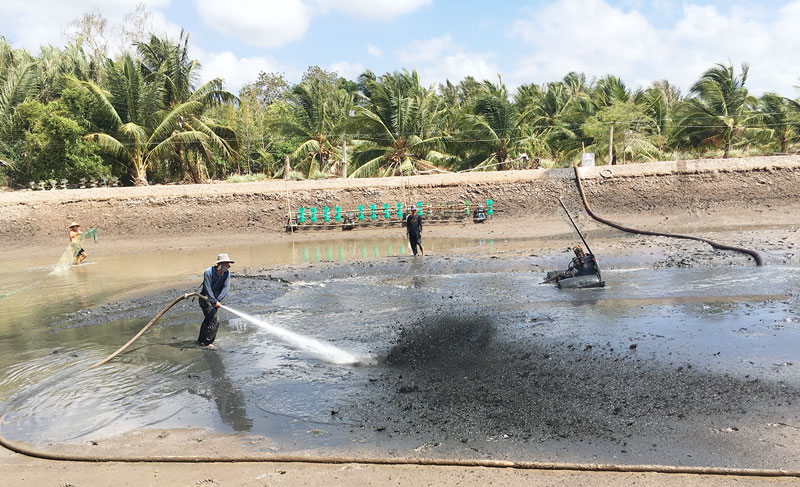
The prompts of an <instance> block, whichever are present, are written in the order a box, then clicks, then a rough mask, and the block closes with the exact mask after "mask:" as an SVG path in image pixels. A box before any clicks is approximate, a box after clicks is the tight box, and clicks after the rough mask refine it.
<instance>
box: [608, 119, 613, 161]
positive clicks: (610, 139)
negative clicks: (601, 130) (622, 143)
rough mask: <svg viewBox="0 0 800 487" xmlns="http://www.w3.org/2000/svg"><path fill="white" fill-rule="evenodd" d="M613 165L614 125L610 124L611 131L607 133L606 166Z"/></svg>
mask: <svg viewBox="0 0 800 487" xmlns="http://www.w3.org/2000/svg"><path fill="white" fill-rule="evenodd" d="M613 163H614V124H613V123H612V124H611V129H609V133H608V165H609V166H610V165H611V164H613Z"/></svg>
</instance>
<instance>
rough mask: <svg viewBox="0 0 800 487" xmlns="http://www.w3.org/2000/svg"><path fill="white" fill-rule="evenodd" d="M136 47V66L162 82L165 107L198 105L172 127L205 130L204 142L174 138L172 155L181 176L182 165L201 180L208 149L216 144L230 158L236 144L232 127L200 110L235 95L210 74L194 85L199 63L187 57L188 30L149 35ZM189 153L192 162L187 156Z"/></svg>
mask: <svg viewBox="0 0 800 487" xmlns="http://www.w3.org/2000/svg"><path fill="white" fill-rule="evenodd" d="M136 49H137V52H138V54H139V57H140V58H141V59H142V61H141V64H140V67H141V70H142V74H143V75H144V76H145V79H146V80H154V79H158V80H160V81H161V82H163V84H164V89H163V94H164V105H165V106H166V107H169V108H173V107H175V106H178V105H180V104H184V103H188V102H198V103H200V105H201V106H202V110H199V111H198V112H197V113H192V114H191V115H189V116H188V117H181V118H179V119H177V120H176V126H175V130H179V131H198V132H203V133H205V134H206V139H207V140H206V143H201V142H197V143H193V144H189V145H184V144H183V143H181V142H178V143H176V146H175V159H176V160H177V164H178V170H179V172H180V175H181V177H183V175H184V170H185V169H186V170H188V172H189V175H190V177H191V178H192V180H193V181H194V182H195V183H198V182H201V181H202V180H203V177H202V171H201V169H200V165H201V162H202V161H203V159H205V160H209V159H211V158H212V156H213V154H212V153H213V150H211V152H209V150H210V149H213V148H217V149H218V152H220V153H221V154H222V155H223V156H224V157H225V158H226V159H230V158H232V157H233V156H234V155H235V149H236V148H238V137H237V134H236V132H235V130H234V129H233V128H231V127H229V126H227V125H223V124H220V123H218V122H217V121H216V120H213V119H211V118H209V117H206V116H204V115H203V113H204V112H205V111H206V109H208V108H211V107H216V106H219V105H221V104H232V103H233V102H234V101H235V100H236V97H235V96H234V95H233V94H232V93H229V92H228V91H226V90H225V89H224V82H223V80H222V78H214V79H212V80H210V81H208V82H206V83H205V84H203V85H202V86H200V87H197V85H196V83H197V81H198V80H199V77H200V74H199V71H200V68H201V66H200V63H199V62H198V61H197V60H194V59H191V58H190V56H189V34H188V33H185V32H184V31H183V30H181V33H180V37H179V38H178V42H173V41H172V40H170V39H169V38H166V37H165V38H161V37H158V36H155V35H151V36H150V40H149V42H139V43H137V44H136ZM187 152H188V153H189V154H187ZM190 155H191V156H193V159H194V161H193V162H190V161H188V160H187V159H188V158H189V157H190Z"/></svg>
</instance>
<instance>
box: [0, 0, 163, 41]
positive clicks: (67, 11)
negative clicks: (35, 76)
mask: <svg viewBox="0 0 800 487" xmlns="http://www.w3.org/2000/svg"><path fill="white" fill-rule="evenodd" d="M139 3H142V2H141V1H140V0H104V1H98V0H72V1H68V2H67V1H64V0H58V1H57V0H23V1H8V2H1V3H0V32H2V33H3V35H5V36H6V38H7V39H8V40H9V41H10V42H12V44H13V45H14V46H15V47H24V48H25V49H27V50H29V51H30V52H32V53H36V52H38V51H39V47H40V46H42V45H48V44H51V45H54V46H59V47H60V46H63V45H64V44H65V43H66V42H67V38H68V37H67V36H66V35H65V33H66V32H67V31H68V30H69V29H68V24H69V23H70V22H71V21H73V20H75V19H77V18H79V17H81V16H83V14H85V13H94V12H96V11H97V12H100V13H101V14H102V15H103V17H105V18H106V19H108V21H109V23H110V24H111V25H110V27H111V26H113V25H114V24H118V23H119V22H121V21H122V19H123V18H124V16H125V15H126V14H128V13H130V12H132V11H133V10H134V9H135V8H136V5H137V4H139ZM144 3H145V4H146V5H147V8H148V9H150V10H152V11H155V12H154V13H156V14H157V13H158V12H157V9H160V8H165V7H167V6H169V4H170V0H150V1H145V2H144ZM159 15H160V14H159ZM159 15H155V16H154V17H155V19H154V20H156V21H157V22H156V26H157V27H158V26H160V27H162V28H164V32H167V33H171V32H172V31H173V30H174V29H173V27H174V24H171V23H169V22H167V21H166V19H165V18H164V17H163V15H161V16H160V17H159ZM167 27H169V29H167ZM115 34H116V33H114V32H109V33H108V36H107V37H108V38H109V41H110V44H111V48H112V50H114V49H118V48H119V46H116V45H114V43H115V42H117V41H118V40H117V39H115V38H114V36H115ZM117 43H118V42H117Z"/></svg>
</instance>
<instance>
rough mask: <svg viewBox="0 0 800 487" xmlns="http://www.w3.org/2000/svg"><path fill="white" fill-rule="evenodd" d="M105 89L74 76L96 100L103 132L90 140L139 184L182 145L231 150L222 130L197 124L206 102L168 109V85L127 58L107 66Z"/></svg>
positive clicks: (208, 150) (208, 152)
mask: <svg viewBox="0 0 800 487" xmlns="http://www.w3.org/2000/svg"><path fill="white" fill-rule="evenodd" d="M106 79H107V81H106V86H107V87H108V91H106V90H104V89H103V88H101V87H100V86H98V85H97V84H96V83H94V82H91V81H81V80H78V79H76V78H70V80H71V82H72V83H74V84H75V85H78V86H82V87H83V88H85V90H86V94H87V96H88V97H89V99H90V100H91V105H92V109H93V112H94V113H93V116H94V119H95V120H94V121H95V123H97V124H98V126H100V127H102V128H103V129H104V131H102V132H95V133H91V134H88V135H87V136H86V139H87V140H93V141H95V142H96V143H97V144H98V145H99V146H100V148H101V149H102V150H103V151H104V152H105V153H107V154H108V155H110V156H111V157H113V158H114V159H115V160H116V161H118V162H120V163H122V164H125V165H126V166H127V168H128V169H129V170H130V173H131V177H132V178H133V182H134V184H136V185H146V184H147V169H148V167H151V166H153V165H154V164H156V163H158V162H161V161H163V160H164V159H165V158H167V157H170V156H172V155H174V154H175V152H176V150H177V148H178V147H179V146H192V147H199V148H200V150H202V151H203V152H204V153H205V154H206V156H207V157H210V155H211V154H212V153H213V152H214V151H220V152H222V153H223V154H228V155H230V153H231V152H232V148H231V147H230V145H229V144H228V142H227V141H226V140H225V139H224V138H220V137H217V136H216V134H215V133H214V130H215V129H218V127H208V126H205V127H204V126H202V125H203V124H197V123H195V120H198V119H197V118H196V117H198V116H199V115H200V113H201V112H202V110H203V103H202V102H200V101H198V100H189V101H186V102H184V103H180V104H177V105H175V106H173V107H169V108H167V107H165V106H164V83H163V82H162V81H161V80H159V79H158V76H156V77H155V78H153V77H150V79H149V82H146V81H145V78H144V76H143V75H142V73H141V67H140V66H139V65H137V63H136V62H135V61H134V59H133V58H132V57H131V56H130V55H128V54H126V55H125V56H123V57H122V58H121V59H120V60H119V61H117V62H112V61H109V62H108V63H107V66H106Z"/></svg>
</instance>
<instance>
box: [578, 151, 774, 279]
mask: <svg viewBox="0 0 800 487" xmlns="http://www.w3.org/2000/svg"><path fill="white" fill-rule="evenodd" d="M574 167H575V181H577V183H578V191H579V192H580V194H581V201H583V206H584V208H586V213H588V214H589V216H590V217H592V218H594V219H595V220H597V221H599V222H600V223H605V224H606V225H608V226H610V227H614V228H616V229H617V230H622V231H623V232H628V233H636V234H639V235H654V236H658V237H671V238H681V239H684V240H696V241H698V242H704V243H707V244H708V245H710V246H712V247H713V248H715V249H717V250H733V251H735V252H741V253H743V254H747V255H749V256H750V257H752V258H753V259H754V260H755V261H756V265H757V266H759V267H760V266H763V265H764V260H763V259H762V258H761V255H760V254H759V253H758V252H756V251H755V250H750V249H745V248H742V247H734V246H733V245H725V244H721V243H717V242H714V241H712V240H709V239H707V238H702V237H693V236H691V235H680V234H677V233H662V232H652V231H650V230H637V229H635V228H629V227H625V226H622V225H620V224H619V223H614V222H612V221H609V220H606V219H605V218H603V217H600V216H597V214H595V212H594V211H592V208H591V207H590V206H589V202H588V201H586V195H585V193H584V191H583V183H582V182H581V175H580V172H579V170H578V166H574Z"/></svg>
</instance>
